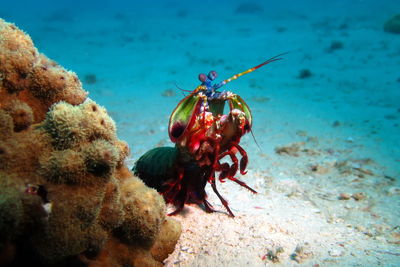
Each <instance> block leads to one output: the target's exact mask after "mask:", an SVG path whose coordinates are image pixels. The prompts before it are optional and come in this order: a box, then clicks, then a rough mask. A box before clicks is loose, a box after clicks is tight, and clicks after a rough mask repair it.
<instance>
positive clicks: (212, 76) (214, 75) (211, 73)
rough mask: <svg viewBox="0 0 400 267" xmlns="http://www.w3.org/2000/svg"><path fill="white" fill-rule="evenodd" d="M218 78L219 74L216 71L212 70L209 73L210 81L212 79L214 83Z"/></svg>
mask: <svg viewBox="0 0 400 267" xmlns="http://www.w3.org/2000/svg"><path fill="white" fill-rule="evenodd" d="M217 76H218V74H217V72H216V71H215V70H212V71H210V72H209V73H208V79H210V80H211V81H214V80H215V78H217Z"/></svg>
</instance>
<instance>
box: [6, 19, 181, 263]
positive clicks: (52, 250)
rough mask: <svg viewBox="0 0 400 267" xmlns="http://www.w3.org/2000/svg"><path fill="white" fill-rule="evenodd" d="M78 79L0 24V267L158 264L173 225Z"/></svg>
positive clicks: (175, 232)
mask: <svg viewBox="0 0 400 267" xmlns="http://www.w3.org/2000/svg"><path fill="white" fill-rule="evenodd" d="M128 153H129V148H128V145H127V144H126V143H125V142H123V141H121V140H118V138H117V135H116V126H115V123H114V121H113V120H112V119H111V118H110V117H109V116H108V114H107V112H106V110H105V109H104V108H103V107H101V106H99V105H97V104H96V103H95V102H94V101H92V100H90V99H87V93H86V92H85V91H83V90H82V88H81V83H80V81H79V79H78V77H77V75H76V74H74V73H73V72H70V71H66V70H65V69H63V68H62V67H61V66H59V65H58V64H56V63H55V62H53V61H51V60H50V59H48V58H47V57H45V56H44V55H41V54H39V53H38V51H37V50H36V48H35V47H34V46H33V43H32V40H31V39H30V37H29V36H28V35H26V34H25V33H23V32H22V31H21V30H19V29H18V28H17V27H16V26H15V25H13V24H10V23H7V22H5V21H3V20H1V19H0V265H2V266H3V265H7V264H10V265H12V266H26V265H32V264H35V263H36V264H39V265H41V266H46V265H49V266H50V265H55V266H82V265H88V266H160V265H162V263H161V262H162V260H163V259H165V258H166V257H167V256H168V254H169V253H171V252H172V251H173V249H174V246H175V244H176V241H177V240H178V238H179V235H180V231H181V229H180V224H179V223H178V222H176V221H174V220H172V219H170V218H166V217H165V203H164V201H163V199H162V197H161V196H160V195H159V194H158V193H157V192H156V191H155V190H153V189H150V188H148V187H146V186H145V185H144V184H143V183H142V182H141V181H140V180H139V179H138V178H136V177H134V176H133V175H132V173H131V172H130V171H129V170H128V168H127V167H126V166H125V165H124V159H125V158H126V156H127V155H128Z"/></svg>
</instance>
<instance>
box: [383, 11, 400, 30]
mask: <svg viewBox="0 0 400 267" xmlns="http://www.w3.org/2000/svg"><path fill="white" fill-rule="evenodd" d="M383 30H384V31H385V32H390V33H396V34H400V14H397V15H395V16H393V17H392V18H390V19H389V20H387V21H386V22H385V24H384V25H383Z"/></svg>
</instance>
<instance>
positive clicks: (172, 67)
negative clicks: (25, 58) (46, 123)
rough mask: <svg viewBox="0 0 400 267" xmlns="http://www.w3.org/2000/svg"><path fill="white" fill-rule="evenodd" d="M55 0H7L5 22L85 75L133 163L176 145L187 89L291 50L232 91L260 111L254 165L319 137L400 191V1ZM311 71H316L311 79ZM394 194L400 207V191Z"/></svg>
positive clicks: (1, 9)
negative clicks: (171, 129)
mask: <svg viewBox="0 0 400 267" xmlns="http://www.w3.org/2000/svg"><path fill="white" fill-rule="evenodd" d="M3 2H5V1H3ZM55 2H56V1H36V2H34V1H15V2H13V3H11V1H7V2H5V3H2V4H1V6H0V17H2V18H4V19H5V20H6V21H8V22H13V23H15V24H16V25H17V26H18V27H19V28H21V29H22V30H24V31H25V32H27V33H28V34H29V35H30V36H31V38H32V39H33V41H34V43H35V45H36V47H37V48H38V49H39V51H40V52H42V53H44V54H46V55H47V56H48V57H49V58H51V59H54V60H55V61H57V62H58V63H59V64H61V65H62V66H64V67H65V68H67V69H70V70H73V71H75V72H76V73H77V74H78V76H79V77H80V79H81V80H82V82H83V87H84V89H85V90H87V91H89V97H91V98H92V99H93V100H95V101H96V102H98V103H100V104H101V105H103V106H105V107H106V108H107V110H108V111H109V113H110V115H111V117H112V118H113V119H114V120H115V121H116V123H117V127H118V135H119V137H120V138H121V139H123V140H126V141H127V142H128V143H129V145H130V147H131V159H132V161H134V160H135V159H137V158H138V157H139V156H140V155H141V154H142V153H144V152H145V151H146V150H148V149H150V148H152V147H154V146H156V145H172V144H171V142H170V141H169V139H168V133H167V125H168V118H169V115H170V114H171V112H172V110H173V109H174V108H175V106H176V105H177V103H178V102H179V101H180V99H182V98H183V95H182V93H181V91H180V90H179V89H178V87H180V88H183V89H185V90H193V89H194V88H195V87H196V86H197V85H198V84H199V81H198V80H197V75H198V74H199V73H202V72H204V73H207V72H208V71H209V70H216V71H217V72H218V73H219V77H218V80H222V79H225V78H228V77H230V76H232V75H233V74H235V73H239V72H241V71H244V70H246V69H248V68H250V67H253V66H255V65H257V64H259V63H261V62H263V61H264V60H266V59H268V58H270V57H272V56H275V55H277V54H280V53H282V52H289V53H288V54H286V55H285V56H284V59H283V60H280V61H277V62H274V63H271V64H270V65H268V66H265V67H263V68H261V69H259V70H257V71H255V72H253V73H251V74H248V75H247V76H243V77H241V78H240V79H238V80H236V81H234V82H232V83H230V84H228V85H227V86H226V88H225V89H227V90H231V91H233V92H235V93H237V94H240V95H241V96H242V97H243V98H244V99H245V100H246V102H247V103H248V105H249V106H250V108H251V109H252V113H253V117H254V126H253V131H254V134H255V136H256V139H257V142H258V143H259V145H260V147H261V150H259V149H258V148H257V146H256V144H255V142H254V141H253V139H252V137H251V136H245V137H243V139H242V144H243V147H244V148H245V149H246V150H248V152H249V155H250V165H249V168H250V169H253V170H260V171H266V170H269V171H273V170H271V169H272V167H271V166H272V163H273V162H274V161H276V162H278V161H281V160H282V159H281V158H279V156H277V155H276V154H275V153H274V148H275V147H277V146H281V145H285V144H288V143H292V142H299V141H306V142H307V141H309V140H314V141H315V140H317V142H316V143H317V144H318V146H320V147H322V148H324V149H331V150H334V151H339V152H337V153H336V154H334V155H336V156H337V160H345V159H348V158H352V159H372V160H373V162H375V164H376V165H374V167H373V168H376V171H375V177H373V179H375V180H373V181H379V180H382V179H384V178H383V177H391V178H392V180H393V179H394V182H393V184H391V186H399V183H400V182H399V180H400V146H399V139H400V71H399V70H400V67H399V66H400V34H392V33H387V32H384V31H383V24H384V23H385V21H386V20H388V19H389V18H391V17H392V16H393V15H395V14H398V13H400V1H398V0H382V1H373V0H367V1H348V0H336V1H316V0H315V1H311V0H309V1H306V0H302V1H290V0H284V1H250V2H248V1H209V0H207V1H194V0H192V1H177V0H176V1H161V0H160V1H151V2H149V1H57V3H55ZM216 2H217V3H216ZM305 69H306V70H309V71H310V72H311V76H310V77H300V74H301V71H302V70H305ZM93 75H95V77H96V79H95V81H93V80H92V81H91V80H90V79H89V78H90V77H93ZM343 151H345V152H343ZM266 158H267V160H266ZM367 167H368V166H367ZM288 168H290V167H288ZM371 168H372V167H371ZM371 179H372V178H371ZM371 187H373V186H371ZM349 188H350V190H351V185H349ZM371 190H373V189H371ZM385 190H387V188H386V189H385ZM382 192H383V191H382ZM375 193H376V192H375ZM371 194H374V193H373V192H371ZM379 194H380V193H379ZM382 194H383V193H382ZM385 201H387V202H388V203H391V204H390V205H391V206H390V205H389V208H391V209H394V210H397V209H399V208H400V207H399V198H398V196H397V198H396V199H391V200H390V201H389V200H385ZM398 223H399V221H398V219H396V218H394V219H393V218H392V221H391V223H390V225H393V226H395V225H396V224H397V225H398Z"/></svg>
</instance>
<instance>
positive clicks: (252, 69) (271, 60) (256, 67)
mask: <svg viewBox="0 0 400 267" xmlns="http://www.w3.org/2000/svg"><path fill="white" fill-rule="evenodd" d="M287 53H288V52H285V53H282V54H279V55H276V56H274V57H271V58H270V59H268V60H267V61H265V62H263V63H261V64H260V65H257V66H255V67H252V68H250V69H248V70H246V71H243V72H241V73H238V74H235V75H233V76H232V77H230V78H228V79H226V80H223V81H222V82H220V83H218V84H217V85H215V86H214V88H215V89H218V88H220V87H221V86H223V85H225V84H227V83H229V82H230V81H233V80H236V79H237V78H239V77H240V76H243V75H245V74H247V73H250V72H253V71H255V70H256V69H258V68H261V67H262V66H264V65H267V64H269V63H271V62H274V61H277V60H281V59H283V58H282V57H281V56H283V55H286V54H287Z"/></svg>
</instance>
